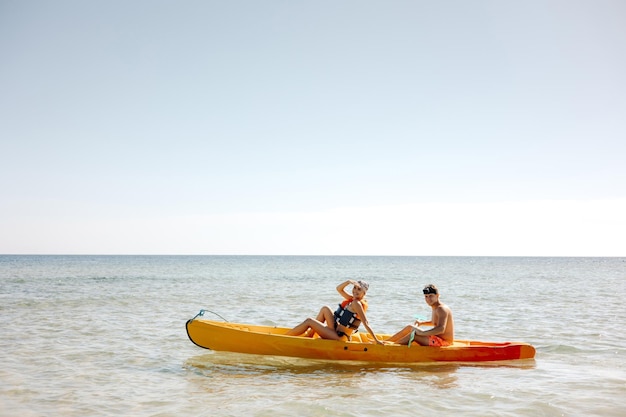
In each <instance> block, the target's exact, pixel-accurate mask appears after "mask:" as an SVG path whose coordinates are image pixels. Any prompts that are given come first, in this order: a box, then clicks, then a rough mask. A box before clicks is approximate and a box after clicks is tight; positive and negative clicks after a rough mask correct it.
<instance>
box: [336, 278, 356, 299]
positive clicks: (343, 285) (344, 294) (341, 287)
mask: <svg viewBox="0 0 626 417" xmlns="http://www.w3.org/2000/svg"><path fill="white" fill-rule="evenodd" d="M350 284H352V285H354V284H355V281H353V280H351V279H349V280H347V281H345V282H342V283H341V284H339V285H337V292H338V293H339V294H341V296H342V297H343V298H345V299H346V300H349V299H351V298H352V294H348V293H347V292H346V287H347V286H348V285H350Z"/></svg>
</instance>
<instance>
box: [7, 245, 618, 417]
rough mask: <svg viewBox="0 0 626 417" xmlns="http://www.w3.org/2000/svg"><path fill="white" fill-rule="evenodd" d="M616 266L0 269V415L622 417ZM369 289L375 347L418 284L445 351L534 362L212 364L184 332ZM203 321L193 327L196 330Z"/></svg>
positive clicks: (219, 355) (426, 261)
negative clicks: (435, 293)
mask: <svg viewBox="0 0 626 417" xmlns="http://www.w3.org/2000/svg"><path fill="white" fill-rule="evenodd" d="M625 276H626V259H624V258H463V257H461V258H455V257H441V258H439V257H433V258H420V257H273V256H268V257H262V256H260V257H255V256H241V257H237V256H233V257H229V256H217V257H211V256H191V257H184V256H176V257H168V256H136V257H135V256H0V324H1V327H0V329H1V330H0V334H1V338H0V349H1V351H2V355H1V358H2V359H1V361H2V362H1V366H0V382H1V384H0V415H2V416H15V415H20V416H44V415H46V416H48V415H57V416H85V415H93V416H98V415H116V416H117V415H133V416H180V415H186V416H235V415H253V416H292V415H301V416H370V415H372V416H373V415H381V414H383V415H394V416H404V415H406V416H409V415H432V414H433V413H436V414H439V415H451V414H453V413H454V414H459V413H461V414H462V415H464V416H489V415H493V416H507V415H510V416H525V415H528V416H583V415H584V416H589V415H597V416H623V415H626V401H625V400H624V398H626V349H625V348H624V346H626V325H625V324H624V319H623V318H624V317H626V308H625V307H624V305H623V301H622V298H623V295H624V294H625V293H626V280H625V279H624V278H625ZM347 278H358V279H366V280H368V281H369V282H370V291H369V293H368V299H369V301H370V309H369V310H368V318H369V320H370V324H371V325H372V327H373V328H374V330H375V331H378V332H386V333H391V332H394V331H395V330H397V329H399V328H401V327H402V326H403V325H404V324H406V323H408V322H410V321H411V320H412V318H413V316H414V315H415V314H420V315H428V314H429V308H428V306H427V305H426V304H425V303H424V301H423V297H422V296H421V295H420V290H421V288H422V287H423V286H424V285H425V284H427V283H430V282H433V283H435V284H437V285H438V286H439V288H440V289H441V292H442V296H441V298H442V301H444V302H446V303H447V304H448V305H450V307H451V308H452V309H453V311H454V314H455V325H456V331H457V334H456V336H457V338H459V339H481V340H494V341H504V340H521V341H526V342H529V343H532V344H533V345H534V346H535V347H536V348H537V356H536V358H535V360H530V361H517V362H508V363H504V364H481V365H466V364H463V365H460V364H444V365H442V364H427V365H403V366H380V365H372V364H367V363H332V362H324V361H306V360H300V359H294V358H279V357H260V356H254V355H240V354H234V353H225V352H212V351H209V350H204V349H201V348H199V347H197V346H195V345H193V344H192V343H191V342H190V341H189V340H188V338H187V336H186V333H185V321H186V320H187V319H189V318H191V317H193V316H194V315H196V314H197V313H198V311H199V310H200V309H203V308H204V309H208V310H211V311H214V312H216V313H219V314H220V315H222V316H224V317H225V318H226V319H228V320H229V321H240V322H247V323H255V324H267V325H282V326H291V325H295V324H296V323H297V322H299V321H301V320H302V319H303V318H305V317H306V316H309V315H313V314H315V313H316V312H317V310H318V309H319V307H320V306H321V305H324V304H329V305H334V304H336V303H337V302H338V301H340V300H339V296H338V294H337V293H336V291H335V287H336V286H337V284H339V283H340V282H342V281H344V280H345V279H347ZM210 315H211V314H210V313H207V318H210V317H209V316H210Z"/></svg>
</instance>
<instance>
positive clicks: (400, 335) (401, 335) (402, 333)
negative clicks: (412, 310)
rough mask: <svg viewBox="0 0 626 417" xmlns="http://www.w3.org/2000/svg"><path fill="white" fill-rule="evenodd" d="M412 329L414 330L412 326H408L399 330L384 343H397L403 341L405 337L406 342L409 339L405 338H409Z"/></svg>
mask: <svg viewBox="0 0 626 417" xmlns="http://www.w3.org/2000/svg"><path fill="white" fill-rule="evenodd" d="M413 329H415V326H413V325H412V324H409V325H408V326H406V327H405V328H403V329H402V330H400V331H399V332H398V333H396V334H394V335H393V336H391V337H390V338H389V339H387V340H386V342H392V343H399V342H400V340H402V339H404V338H405V337H406V338H407V339H406V340H407V341H408V340H409V339H408V337H407V336H409V337H410V335H411V332H412V331H413ZM404 344H406V343H404Z"/></svg>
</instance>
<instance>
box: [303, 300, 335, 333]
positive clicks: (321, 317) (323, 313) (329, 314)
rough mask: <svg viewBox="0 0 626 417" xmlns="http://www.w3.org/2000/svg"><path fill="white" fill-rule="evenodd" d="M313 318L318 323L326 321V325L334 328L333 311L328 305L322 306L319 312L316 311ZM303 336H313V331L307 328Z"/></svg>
mask: <svg viewBox="0 0 626 417" xmlns="http://www.w3.org/2000/svg"><path fill="white" fill-rule="evenodd" d="M315 320H317V321H319V322H320V323H326V325H327V326H328V327H332V328H333V329H334V328H335V313H333V311H332V310H331V309H330V307H328V306H324V307H322V308H321V309H320V311H319V313H317V317H316V318H315ZM303 336H305V337H313V336H315V331H314V330H313V329H311V328H309V329H308V330H307V331H306V332H304V334H303Z"/></svg>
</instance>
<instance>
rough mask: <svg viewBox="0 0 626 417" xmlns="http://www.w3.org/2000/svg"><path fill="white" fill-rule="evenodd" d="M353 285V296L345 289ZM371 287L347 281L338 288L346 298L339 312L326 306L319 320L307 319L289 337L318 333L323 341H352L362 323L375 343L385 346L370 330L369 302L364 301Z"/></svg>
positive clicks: (359, 282)
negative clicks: (368, 319) (351, 337)
mask: <svg viewBox="0 0 626 417" xmlns="http://www.w3.org/2000/svg"><path fill="white" fill-rule="evenodd" d="M350 284H352V295H350V294H348V292H347V291H346V290H345V288H346V287H347V286H348V285H350ZM368 288H369V285H368V283H367V282H365V281H353V280H347V281H345V282H343V283H341V284H339V285H338V286H337V291H338V292H339V294H341V296H342V297H343V298H344V301H343V302H342V303H341V304H339V308H338V309H337V311H335V312H334V313H333V310H332V309H331V308H330V307H328V306H324V307H322V309H321V310H320V312H319V313H318V314H317V318H314V319H313V318H311V317H309V318H307V319H306V320H304V321H303V322H302V323H300V324H298V325H297V326H296V327H294V328H293V329H291V330H289V331H288V332H287V333H286V334H287V336H301V335H302V336H307V337H313V335H314V334H315V333H317V334H318V335H319V336H320V337H321V338H322V339H332V340H345V341H347V340H350V335H352V333H354V332H355V331H356V330H357V329H358V328H359V325H360V324H361V323H363V326H365V328H366V329H367V331H368V332H369V334H370V335H372V337H373V338H374V341H375V342H376V343H378V344H383V342H382V340H379V339H378V338H377V337H376V334H375V333H374V331H373V330H372V329H371V328H370V326H369V323H368V322H367V317H366V316H365V310H367V301H366V300H365V299H364V297H365V293H367V290H368Z"/></svg>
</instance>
